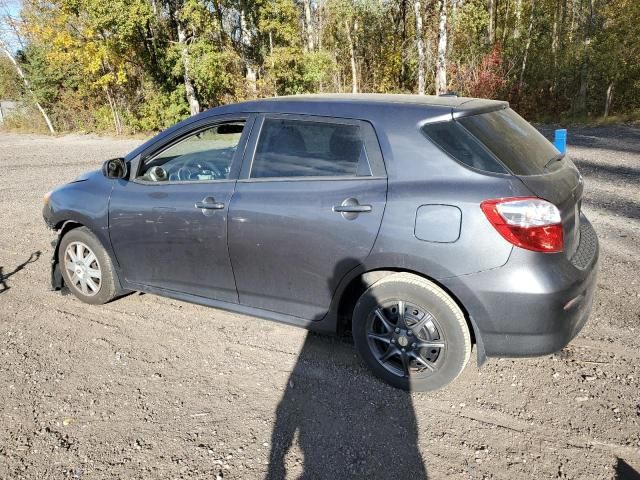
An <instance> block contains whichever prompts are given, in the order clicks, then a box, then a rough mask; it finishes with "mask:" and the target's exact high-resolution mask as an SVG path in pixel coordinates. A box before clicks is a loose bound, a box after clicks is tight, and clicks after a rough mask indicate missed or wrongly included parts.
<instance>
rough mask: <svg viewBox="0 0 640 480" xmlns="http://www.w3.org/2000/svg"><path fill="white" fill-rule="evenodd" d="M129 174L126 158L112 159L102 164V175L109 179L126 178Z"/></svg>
mask: <svg viewBox="0 0 640 480" xmlns="http://www.w3.org/2000/svg"><path fill="white" fill-rule="evenodd" d="M128 173H129V168H128V167H127V162H125V160H124V158H112V159H111V160H107V161H106V162H104V163H103V164H102V174H103V175H104V176H105V177H107V178H126V177H127V174H128Z"/></svg>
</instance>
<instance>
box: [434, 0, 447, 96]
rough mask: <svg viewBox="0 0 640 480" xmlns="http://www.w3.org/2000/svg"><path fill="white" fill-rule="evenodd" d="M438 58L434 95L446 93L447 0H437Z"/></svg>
mask: <svg viewBox="0 0 640 480" xmlns="http://www.w3.org/2000/svg"><path fill="white" fill-rule="evenodd" d="M438 5H439V8H438V10H439V12H438V58H437V61H436V93H437V94H438V95H441V94H443V93H447V27H448V25H447V0H439V2H438Z"/></svg>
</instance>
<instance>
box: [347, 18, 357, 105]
mask: <svg viewBox="0 0 640 480" xmlns="http://www.w3.org/2000/svg"><path fill="white" fill-rule="evenodd" d="M344 27H345V29H346V31H347V42H348V43H349V56H350V57H351V92H352V93H358V70H357V68H356V52H355V47H354V46H353V38H351V26H350V25H349V21H348V20H345V21H344Z"/></svg>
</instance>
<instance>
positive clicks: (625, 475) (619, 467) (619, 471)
mask: <svg viewBox="0 0 640 480" xmlns="http://www.w3.org/2000/svg"><path fill="white" fill-rule="evenodd" d="M615 480H640V473H638V471H637V470H635V469H634V468H633V467H632V466H631V465H629V464H628V463H627V462H625V461H624V460H622V459H621V458H618V463H617V464H616V478H615Z"/></svg>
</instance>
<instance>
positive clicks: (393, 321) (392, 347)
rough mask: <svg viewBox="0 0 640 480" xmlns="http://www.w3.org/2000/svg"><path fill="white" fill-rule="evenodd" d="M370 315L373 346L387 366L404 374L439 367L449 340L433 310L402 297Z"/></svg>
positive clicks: (391, 370)
mask: <svg viewBox="0 0 640 480" xmlns="http://www.w3.org/2000/svg"><path fill="white" fill-rule="evenodd" d="M370 318H371V320H370V323H369V331H368V334H367V335H368V337H369V345H370V347H371V348H372V349H373V352H374V355H375V357H376V359H377V360H378V362H379V363H380V364H381V365H382V366H383V367H384V368H385V369H387V370H389V371H390V372H392V373H394V374H395V375H399V376H404V377H408V376H409V374H410V372H411V371H414V372H425V371H430V372H434V371H436V370H437V369H438V367H439V365H440V363H441V362H440V360H442V357H443V355H444V354H445V344H446V341H445V340H444V338H442V336H441V330H439V327H438V326H437V320H436V318H435V317H434V316H433V315H431V313H429V312H427V311H426V310H424V309H421V308H420V307H416V306H415V305H411V304H409V303H408V302H404V301H402V300H399V301H395V302H394V301H391V302H387V303H385V304H381V305H378V306H377V307H376V308H375V309H374V311H373V312H372V314H371V316H370Z"/></svg>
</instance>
